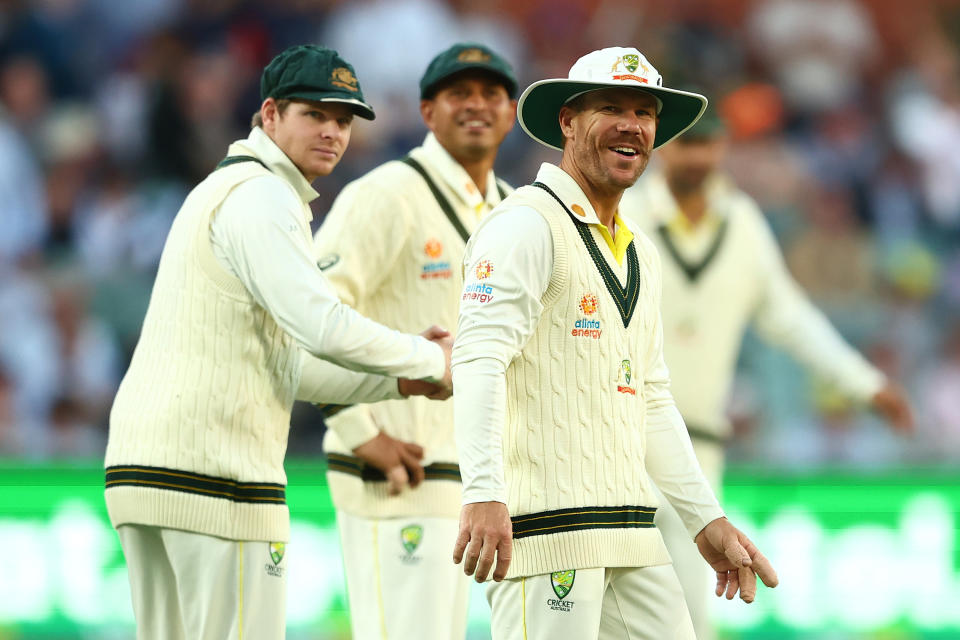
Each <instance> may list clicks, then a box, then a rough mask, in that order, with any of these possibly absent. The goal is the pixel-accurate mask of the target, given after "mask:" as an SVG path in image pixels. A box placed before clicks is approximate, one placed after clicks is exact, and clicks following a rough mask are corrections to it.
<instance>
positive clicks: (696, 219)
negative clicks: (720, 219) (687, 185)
mask: <svg viewBox="0 0 960 640" xmlns="http://www.w3.org/2000/svg"><path fill="white" fill-rule="evenodd" d="M673 197H674V199H675V200H676V201H677V207H679V209H680V212H681V213H682V214H683V217H684V218H686V220H687V222H688V223H690V225H691V226H696V225H698V224H700V222H702V221H703V219H704V218H705V217H706V215H707V197H706V193H705V192H704V190H703V189H697V190H694V191H688V192H686V193H681V194H678V193H674V194H673Z"/></svg>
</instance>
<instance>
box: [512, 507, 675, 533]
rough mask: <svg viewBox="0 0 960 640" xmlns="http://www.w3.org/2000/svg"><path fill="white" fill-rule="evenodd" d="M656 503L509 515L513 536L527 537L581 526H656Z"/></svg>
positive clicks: (601, 527)
mask: <svg viewBox="0 0 960 640" xmlns="http://www.w3.org/2000/svg"><path fill="white" fill-rule="evenodd" d="M656 512H657V510H656V509H655V508H653V507H634V506H623V507H579V508H573V509H558V510H556V511H541V512H540V513H527V514H524V515H522V516H515V517H513V518H510V521H511V522H512V523H513V537H514V538H526V537H527V536H539V535H545V534H550V533H561V532H563V531H579V530H581V529H623V528H628V529H629V528H634V529H636V528H639V529H646V528H650V527H653V526H655V525H654V524H653V515H654V514H655V513H656Z"/></svg>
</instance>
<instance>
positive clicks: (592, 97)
mask: <svg viewBox="0 0 960 640" xmlns="http://www.w3.org/2000/svg"><path fill="white" fill-rule="evenodd" d="M657 122H658V118H657V100H656V98H654V97H653V96H652V95H651V94H649V93H646V92H644V91H637V90H634V89H602V90H599V91H591V92H590V93H586V94H584V95H582V96H580V97H578V98H576V99H575V100H573V101H572V102H571V103H570V104H569V105H566V106H564V107H563V108H562V109H561V110H560V129H561V131H562V132H563V136H564V147H563V159H562V161H561V167H563V168H564V169H565V170H568V172H570V173H571V175H574V176H575V177H576V176H577V175H579V176H580V178H581V179H582V181H583V182H585V183H586V184H587V185H588V186H589V187H590V188H591V189H593V190H595V191H596V192H597V193H604V194H608V193H615V192H618V191H619V192H622V191H623V190H624V189H626V188H627V187H629V186H631V185H632V184H633V183H634V182H636V181H637V178H639V177H640V174H642V173H643V171H644V169H646V168H647V163H648V162H649V161H650V153H651V152H652V151H653V140H654V137H655V136H656V133H657ZM578 181H579V180H578Z"/></svg>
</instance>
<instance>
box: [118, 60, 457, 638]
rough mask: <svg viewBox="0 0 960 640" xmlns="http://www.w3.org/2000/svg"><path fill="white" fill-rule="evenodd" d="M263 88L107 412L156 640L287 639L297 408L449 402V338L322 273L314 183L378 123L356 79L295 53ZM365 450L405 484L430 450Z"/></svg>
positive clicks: (133, 560)
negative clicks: (374, 307)
mask: <svg viewBox="0 0 960 640" xmlns="http://www.w3.org/2000/svg"><path fill="white" fill-rule="evenodd" d="M260 91H261V98H262V100H263V102H262V104H261V106H260V110H259V113H258V114H257V116H256V118H255V120H254V126H253V128H252V130H251V132H250V135H249V137H247V138H246V139H244V140H239V141H237V142H235V143H234V144H232V145H231V146H230V147H229V149H228V151H227V157H226V158H225V159H224V160H223V162H221V163H220V166H218V167H217V168H216V169H215V170H214V171H213V172H212V173H211V174H210V175H209V176H208V177H207V178H206V179H205V180H204V181H203V182H201V183H200V184H199V185H198V186H197V187H196V188H195V189H194V190H193V191H191V193H190V195H189V196H187V199H186V201H185V202H184V204H183V206H182V207H181V209H180V211H179V212H178V213H177V216H176V219H175V220H174V222H173V226H172V228H171V229H170V233H169V235H168V237H167V240H166V244H165V246H164V250H163V255H162V257H161V260H160V267H159V271H158V273H157V278H156V282H155V283H154V286H153V291H152V293H151V297H150V305H149V308H148V310H147V315H146V318H145V319H144V324H143V330H142V333H141V335H140V340H139V342H138V343H137V347H136V350H135V352H134V354H133V360H132V362H131V364H130V368H129V370H128V371H127V373H126V375H125V376H124V378H123V382H122V383H121V385H120V390H119V392H118V393H117V397H116V400H115V401H114V404H113V408H112V411H111V414H110V433H109V440H108V443H107V453H106V502H107V510H108V512H109V515H110V520H111V522H112V524H113V525H114V526H115V527H116V528H117V530H118V534H119V536H120V542H121V544H122V546H123V553H124V556H125V558H126V561H127V568H128V570H129V577H130V586H131V591H132V597H133V611H134V615H135V617H136V620H137V637H138V638H139V639H140V640H186V639H196V638H203V639H204V640H228V639H235V638H258V639H260V638H262V639H271V640H273V639H279V638H283V637H284V627H285V624H284V623H285V613H286V570H287V562H286V560H285V553H284V551H285V544H286V542H287V540H288V535H289V530H290V515H289V512H288V510H287V504H286V486H285V484H286V475H285V474H284V469H283V459H284V455H285V453H286V447H287V435H288V432H289V428H290V410H291V407H292V405H293V402H294V399H302V400H308V401H311V402H358V401H373V400H379V399H387V398H398V397H400V396H401V395H403V394H404V392H405V390H406V393H410V392H419V393H428V394H430V395H433V396H437V397H445V396H446V395H447V394H448V391H447V389H448V388H449V384H448V380H449V378H448V375H447V374H446V373H445V370H446V369H447V366H446V363H445V361H446V360H447V359H448V358H447V356H446V354H445V351H446V348H445V347H444V345H443V344H442V343H443V342H444V341H448V342H449V341H450V338H449V337H446V338H445V337H444V336H445V335H447V334H445V332H442V331H430V330H428V331H427V332H425V337H432V338H435V339H437V340H439V341H440V342H441V344H436V343H434V342H430V341H428V340H427V339H424V337H419V336H412V335H407V334H403V333H399V332H397V331H395V330H392V329H388V328H386V327H384V326H382V325H379V324H377V323H376V322H373V321H371V320H368V319H367V318H364V317H363V316H361V315H360V314H359V313H357V312H356V311H355V310H353V309H351V308H350V307H348V306H346V305H344V304H342V303H341V302H340V301H339V300H338V299H337V296H336V294H335V293H334V292H333V290H332V289H331V288H330V286H329V285H328V284H327V282H326V280H325V278H324V277H323V274H322V273H321V271H320V269H318V268H317V264H316V258H315V256H314V253H313V245H312V240H313V238H312V234H311V231H310V225H309V222H310V219H311V214H310V208H309V206H308V203H309V202H310V201H311V200H313V199H314V198H315V197H316V196H317V195H318V194H317V192H316V191H314V189H313V187H312V186H311V182H312V181H313V180H314V179H316V178H318V177H320V176H325V175H328V174H329V173H330V172H331V171H333V169H334V167H335V166H336V165H337V163H338V162H339V160H340V158H341V156H342V155H343V152H344V151H345V150H346V148H347V144H348V143H349V140H350V131H351V128H352V124H353V118H354V116H359V117H361V118H366V119H368V120H372V119H373V116H374V114H373V110H372V109H371V107H370V105H368V104H367V103H366V102H364V99H363V93H362V92H361V90H360V85H359V83H358V81H357V78H356V76H355V75H354V72H353V68H352V67H351V66H350V65H349V64H348V63H347V62H346V61H344V60H343V59H342V58H340V56H339V55H337V53H336V52H335V51H332V50H330V49H325V48H322V47H316V46H312V45H310V46H299V47H293V48H290V49H287V50H286V51H284V52H282V53H281V54H280V55H278V56H277V57H276V58H274V59H273V60H272V61H271V62H270V64H269V65H268V66H267V67H266V68H265V69H264V71H263V75H262V77H261V83H260ZM336 365H342V366H343V367H347V368H349V369H353V370H356V371H358V372H372V373H376V374H381V375H371V374H365V373H354V372H353V371H347V370H346V369H342V368H340V367H339V366H336ZM387 376H405V377H408V378H412V379H421V378H425V379H431V380H433V381H434V382H441V383H443V384H441V385H437V384H429V383H423V382H411V381H405V384H404V382H401V383H400V384H398V382H397V380H396V379H394V378H392V377H387ZM353 444H354V446H356V447H357V448H356V449H355V451H356V453H357V455H358V456H359V457H361V458H365V459H366V460H368V461H369V462H371V463H372V464H374V465H375V466H378V467H379V468H381V469H383V470H384V471H387V472H388V473H391V474H393V472H394V470H396V469H399V472H400V474H401V475H402V474H404V470H403V469H404V467H405V466H406V467H408V468H411V469H413V470H414V471H416V470H417V469H419V464H418V462H417V454H418V452H419V448H418V447H416V445H408V444H406V443H399V442H397V441H395V440H390V439H385V438H382V437H380V436H379V435H378V434H375V433H374V434H371V437H370V438H367V439H366V440H363V439H356V440H355V441H354V443H353ZM394 475H395V474H394ZM416 480H417V478H416V477H415V478H414V482H416Z"/></svg>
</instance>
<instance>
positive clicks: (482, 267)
mask: <svg viewBox="0 0 960 640" xmlns="http://www.w3.org/2000/svg"><path fill="white" fill-rule="evenodd" d="M475 271H476V274H477V280H486V279H487V278H489V277H490V276H491V275H493V263H492V262H490V261H489V260H481V261H480V262H478V263H477V268H476V270H475Z"/></svg>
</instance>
